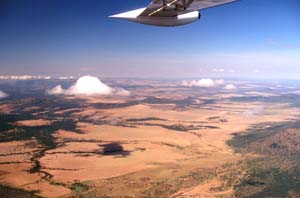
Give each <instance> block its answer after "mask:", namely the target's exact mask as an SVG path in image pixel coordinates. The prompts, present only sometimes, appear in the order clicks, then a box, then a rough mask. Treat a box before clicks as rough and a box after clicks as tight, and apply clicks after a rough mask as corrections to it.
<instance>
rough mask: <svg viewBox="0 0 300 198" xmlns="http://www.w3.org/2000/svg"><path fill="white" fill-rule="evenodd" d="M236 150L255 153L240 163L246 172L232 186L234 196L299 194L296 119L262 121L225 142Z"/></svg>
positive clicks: (299, 134) (299, 137)
mask: <svg viewBox="0 0 300 198" xmlns="http://www.w3.org/2000/svg"><path fill="white" fill-rule="evenodd" d="M228 144H229V145H230V146H232V147H233V148H234V149H235V150H236V151H237V152H241V153H243V154H248V155H249V154H250V155H252V154H255V155H258V157H249V158H248V159H247V160H245V162H243V163H244V166H245V168H246V169H247V174H246V176H245V177H243V178H242V179H241V180H240V182H239V183H238V184H237V185H235V186H234V190H235V195H236V197H249V198H259V197H280V198H284V197H291V198H297V197H299V195H300V152H299V150H300V123H299V122H298V121H290V122H282V123H265V124H260V125H257V126H253V127H252V128H251V129H248V130H247V131H246V132H245V133H241V134H235V136H234V138H233V139H232V140H230V141H229V142H228Z"/></svg>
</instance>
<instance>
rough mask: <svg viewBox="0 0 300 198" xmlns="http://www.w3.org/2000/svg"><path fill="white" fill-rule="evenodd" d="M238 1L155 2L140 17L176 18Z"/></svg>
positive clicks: (154, 0) (174, 0) (158, 0)
mask: <svg viewBox="0 0 300 198" xmlns="http://www.w3.org/2000/svg"><path fill="white" fill-rule="evenodd" d="M234 1H237V0H153V1H152V3H151V4H150V5H149V6H148V7H147V8H146V9H145V10H144V11H143V12H142V13H141V15H140V16H148V17H151V16H153V17H174V16H178V15H180V14H186V13H189V12H193V11H198V10H203V9H206V8H210V7H215V6H219V5H223V4H227V3H231V2H234Z"/></svg>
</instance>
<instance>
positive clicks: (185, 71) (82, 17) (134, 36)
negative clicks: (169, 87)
mask: <svg viewBox="0 0 300 198" xmlns="http://www.w3.org/2000/svg"><path fill="white" fill-rule="evenodd" d="M148 3H150V0H142V1H141V0H130V1H122V2H121V1H117V0H110V1H105V3H103V2H102V1H99V0H88V1H86V0H76V1H72V3H70V1H67V0H44V1H38V0H27V1H18V0H3V1H1V2H0V43H1V45H0V67H1V69H0V75H5V74H18V75H21V74H30V75H78V74H82V75H85V74H94V75H96V74H97V75H100V76H102V77H180V78H186V77H198V76H210V77H222V78H226V77H241V78H242V77H258V78H292V79H300V75H299V74H300V56H299V54H300V20H299V19H300V12H299V10H300V2H299V1H298V0H274V1H272V2H271V1H259V0H247V1H246V0H244V1H243V0H241V1H238V2H236V3H232V4H229V5H224V6H220V7H216V8H213V9H208V10H204V11H202V19H201V20H200V21H199V22H196V23H194V24H190V25H187V26H182V27H177V28H161V27H151V26H145V25H141V24H135V23H130V22H126V21H121V20H113V19H109V18H108V17H107V16H109V15H111V14H115V13H119V12H122V11H126V10H130V9H135V8H139V7H144V6H146V5H147V4H148Z"/></svg>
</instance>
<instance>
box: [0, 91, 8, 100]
mask: <svg viewBox="0 0 300 198" xmlns="http://www.w3.org/2000/svg"><path fill="white" fill-rule="evenodd" d="M7 96H8V95H7V94H6V93H4V92H3V91H0V99H2V98H5V97H7Z"/></svg>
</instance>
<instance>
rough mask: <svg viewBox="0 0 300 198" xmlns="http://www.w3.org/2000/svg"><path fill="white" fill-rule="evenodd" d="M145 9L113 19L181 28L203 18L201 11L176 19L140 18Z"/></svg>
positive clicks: (115, 16) (114, 16) (118, 15)
mask: <svg viewBox="0 0 300 198" xmlns="http://www.w3.org/2000/svg"><path fill="white" fill-rule="evenodd" d="M144 10H145V8H141V9H137V10H133V11H129V12H125V13H121V14H117V15H113V16H111V17H113V18H119V19H125V20H129V21H133V22H137V23H142V24H146V25H154V26H169V27H170V26H180V25H186V24H189V23H193V22H195V21H198V20H199V19H200V18H201V14H200V12H199V11H193V12H189V13H186V14H181V15H178V16H176V17H153V16H140V14H141V13H142V12H143V11H144Z"/></svg>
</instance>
